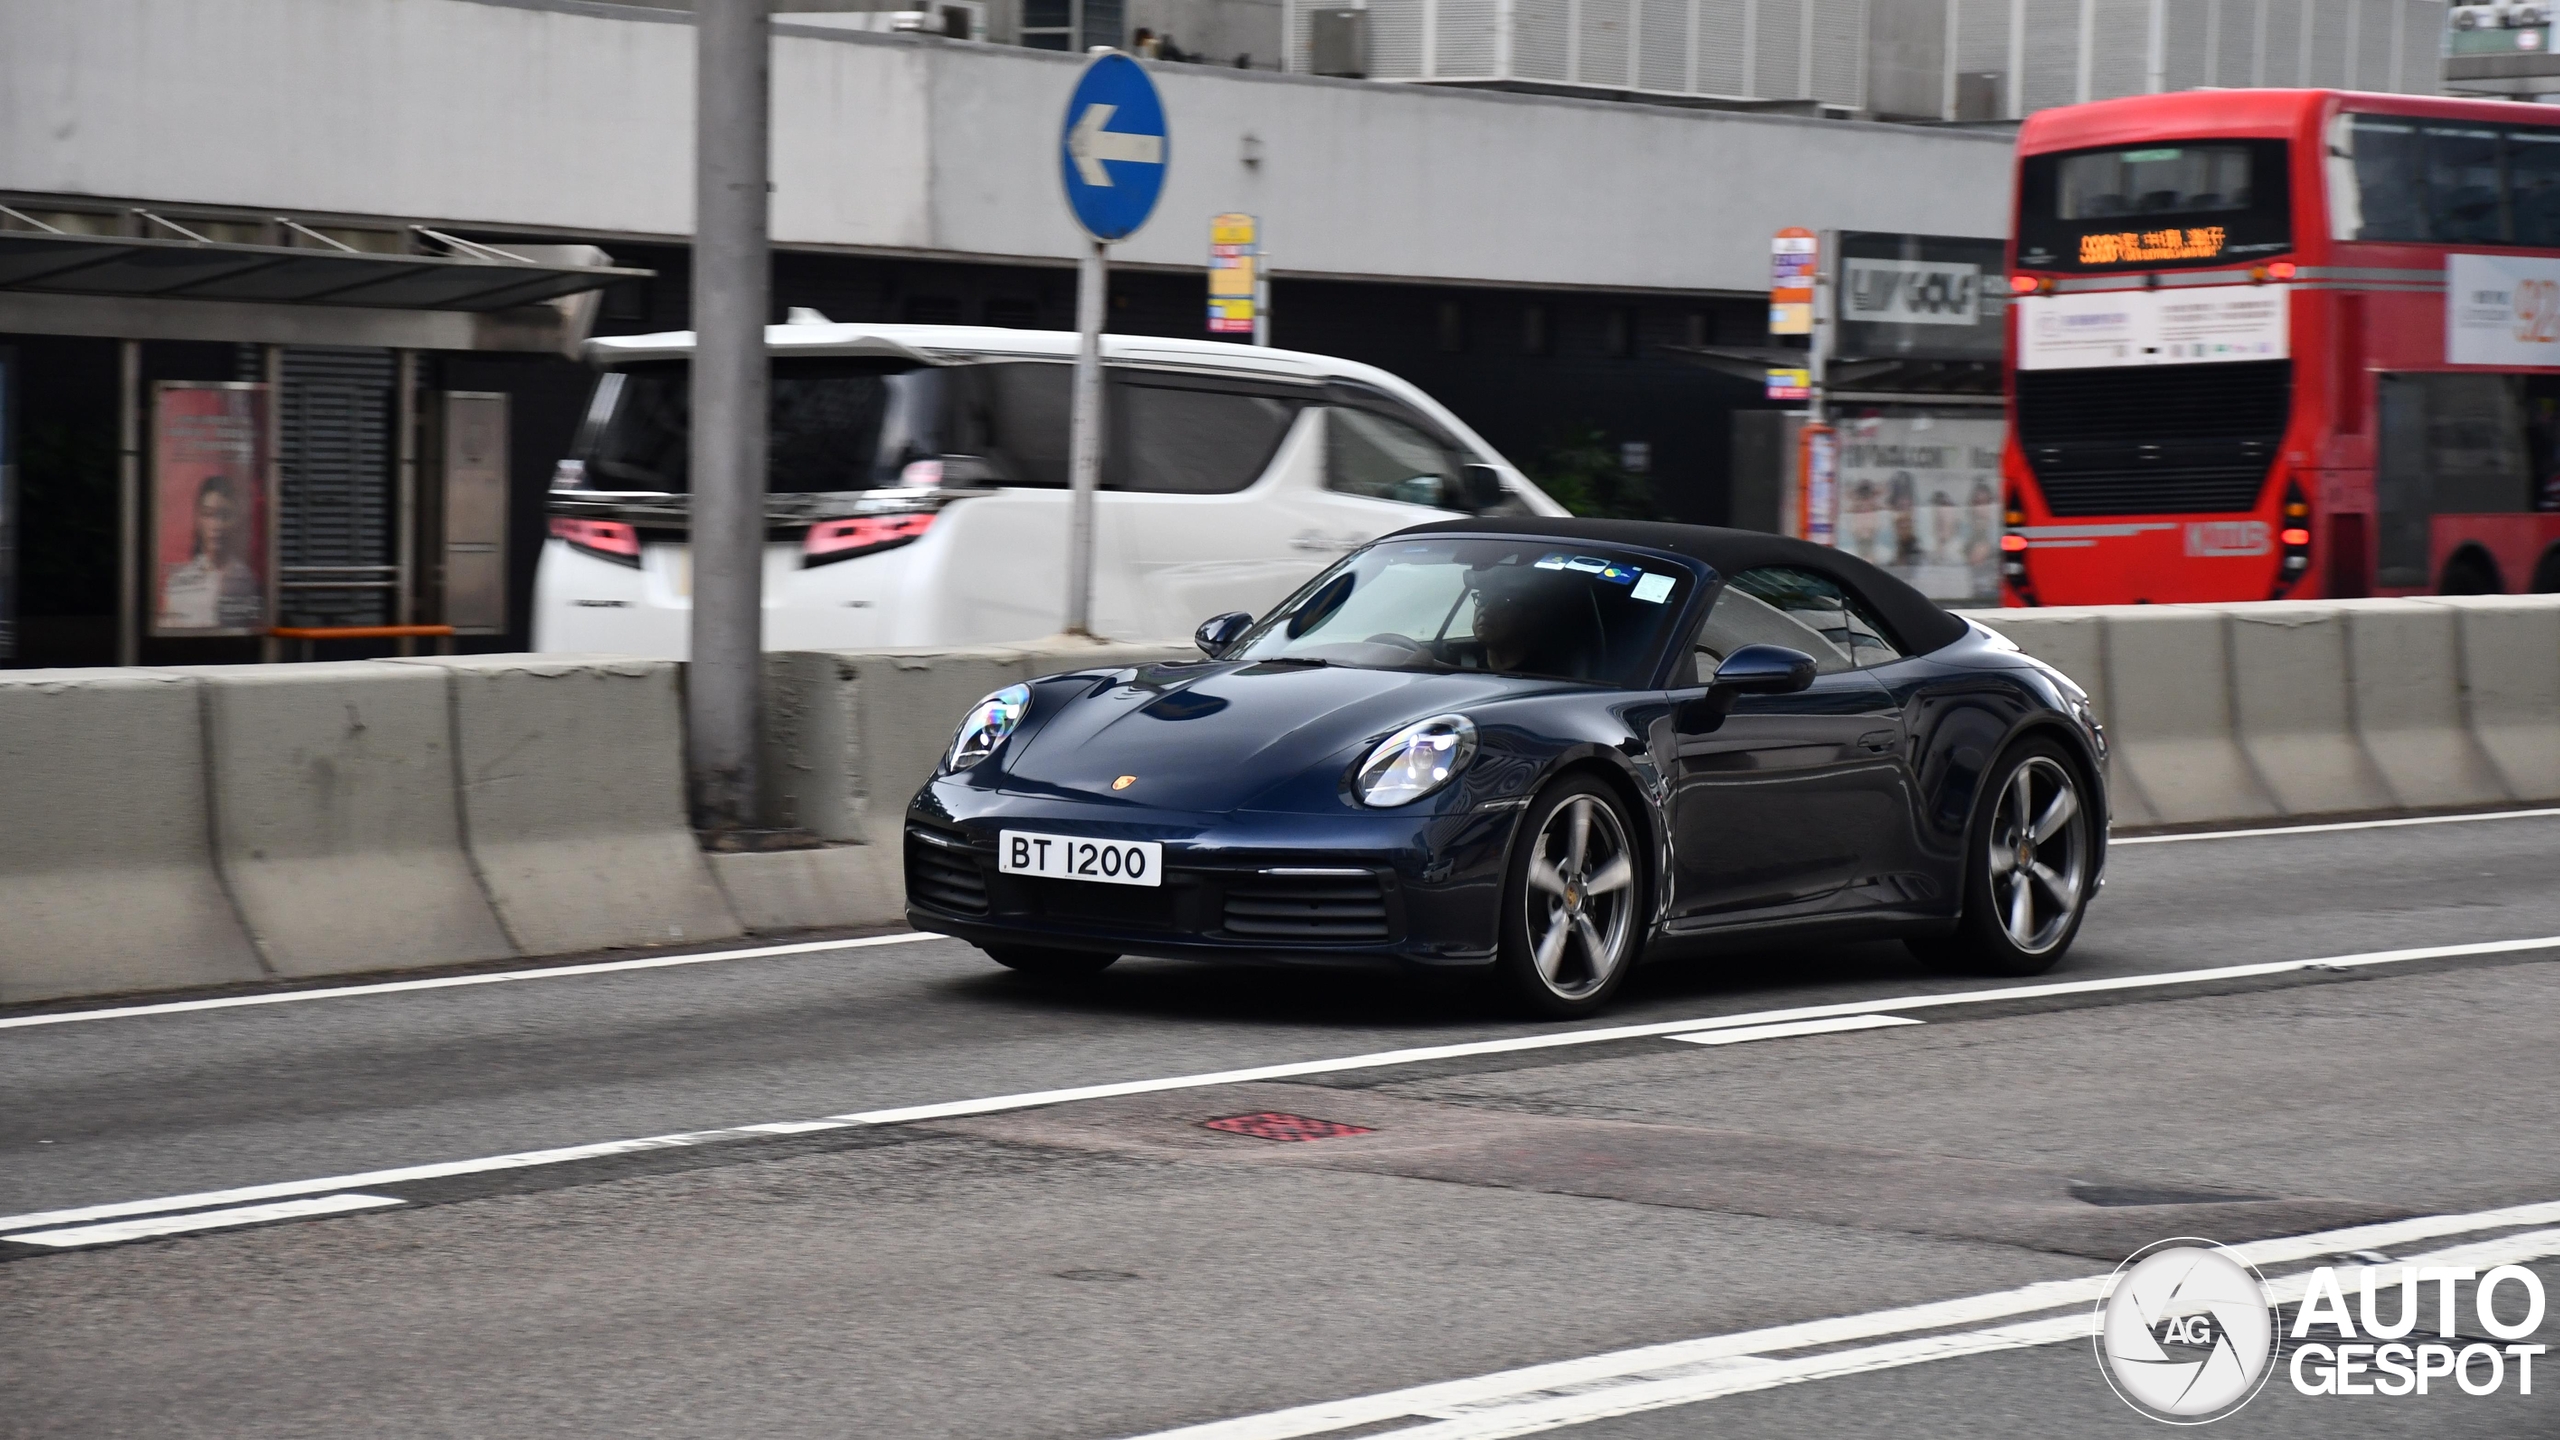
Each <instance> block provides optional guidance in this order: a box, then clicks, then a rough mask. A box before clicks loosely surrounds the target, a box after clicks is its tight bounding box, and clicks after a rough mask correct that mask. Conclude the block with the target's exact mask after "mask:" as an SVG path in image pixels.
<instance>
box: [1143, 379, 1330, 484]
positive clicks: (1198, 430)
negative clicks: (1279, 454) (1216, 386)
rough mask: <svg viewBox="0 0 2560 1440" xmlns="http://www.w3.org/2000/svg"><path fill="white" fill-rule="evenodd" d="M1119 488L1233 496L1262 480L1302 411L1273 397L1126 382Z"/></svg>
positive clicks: (1293, 403) (1295, 405)
mask: <svg viewBox="0 0 2560 1440" xmlns="http://www.w3.org/2000/svg"><path fill="white" fill-rule="evenodd" d="M1120 403H1121V407H1122V409H1121V416H1122V433H1123V434H1124V435H1126V436H1127V437H1128V438H1127V440H1126V441H1125V442H1124V443H1125V450H1126V459H1125V461H1124V463H1123V464H1122V465H1121V467H1120V468H1121V483H1122V485H1123V486H1124V487H1125V488H1127V489H1131V490H1143V491H1150V492H1153V493H1157V494H1170V495H1232V494H1234V493H1235V492H1236V491H1239V490H1242V489H1244V488H1245V487H1246V486H1248V485H1251V484H1252V483H1253V482H1254V481H1255V480H1257V479H1259V478H1261V475H1262V472H1263V470H1264V469H1265V468H1266V467H1268V466H1269V465H1270V464H1271V457H1272V454H1273V453H1274V452H1275V451H1277V450H1278V449H1279V448H1280V441H1281V439H1282V438H1283V437H1285V436H1286V435H1287V434H1288V433H1289V425H1290V423H1291V422H1292V421H1294V420H1295V419H1297V416H1298V411H1299V409H1300V408H1301V407H1300V406H1299V405H1298V404H1296V403H1295V402H1292V401H1288V400H1283V399H1279V398H1277V397H1275V396H1270V395H1249V394H1241V393H1237V392H1234V391H1223V390H1197V389H1189V388H1185V387H1180V386H1174V385H1160V384H1153V383H1149V382H1146V381H1128V382H1124V383H1123V384H1122V385H1121V386H1120Z"/></svg>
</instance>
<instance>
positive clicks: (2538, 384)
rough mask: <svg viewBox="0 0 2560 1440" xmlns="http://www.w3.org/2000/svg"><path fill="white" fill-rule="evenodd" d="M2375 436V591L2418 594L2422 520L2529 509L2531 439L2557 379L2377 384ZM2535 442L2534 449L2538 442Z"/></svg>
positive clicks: (2423, 564)
mask: <svg viewBox="0 0 2560 1440" xmlns="http://www.w3.org/2000/svg"><path fill="white" fill-rule="evenodd" d="M2377 380H2378V385H2377V395H2378V397H2379V400H2380V411H2381V420H2382V434H2381V445H2380V451H2379V454H2378V455H2377V456H2376V460H2377V464H2376V465H2375V467H2374V503H2375V507H2376V509H2378V510H2379V511H2380V515H2379V517H2378V518H2379V520H2380V525H2379V532H2380V533H2379V535H2378V537H2377V538H2378V541H2379V545H2378V553H2377V554H2376V556H2375V557H2374V558H2375V568H2374V577H2373V578H2374V583H2375V584H2377V585H2383V586H2422V585H2426V584H2428V583H2429V579H2430V577H2429V576H2428V574H2427V522H2428V520H2429V519H2430V518H2431V517H2433V516H2436V515H2479V514H2495V513H2505V512H2512V511H2519V510H2530V509H2532V508H2533V501H2534V494H2533V492H2534V489H2535V485H2534V481H2535V479H2536V478H2537V477H2536V476H2535V474H2534V468H2535V464H2536V459H2537V456H2536V451H2537V450H2542V449H2546V448H2547V447H2548V446H2549V444H2550V437H2549V435H2548V433H2547V432H2545V433H2543V434H2537V433H2535V427H2534V426H2533V424H2532V423H2531V422H2532V421H2533V420H2534V418H2536V417H2535V412H2536V410H2537V409H2541V410H2545V411H2546V412H2547V409H2548V407H2549V406H2550V403H2551V398H2552V387H2553V386H2554V384H2555V383H2560V382H2556V379H2555V377H2546V376H2539V375H2535V376H2527V375H2500V374H2471V375H2442V374H2433V375H2396V374H2386V375H2382V376H2379V377H2377ZM2537 442H2539V443H2537Z"/></svg>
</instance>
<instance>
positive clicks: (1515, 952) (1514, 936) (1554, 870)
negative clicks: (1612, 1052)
mask: <svg viewBox="0 0 2560 1440" xmlns="http://www.w3.org/2000/svg"><path fill="white" fill-rule="evenodd" d="M1642 833H1643V832H1642V831H1640V830H1638V829H1637V828H1636V827H1635V826H1634V825H1633V824H1631V823H1629V821H1628V819H1627V813H1626V808H1625V807H1624V806H1623V805H1622V804H1620V803H1619V800H1618V797H1617V795H1616V794H1615V793H1614V792H1612V791H1611V790H1610V789H1609V787H1608V786H1606V785H1603V784H1601V783H1600V782H1599V781H1598V780H1596V779H1593V778H1592V777H1590V776H1587V775H1574V776H1568V777H1566V778H1565V779H1564V780H1563V781H1561V782H1559V783H1557V784H1555V785H1552V786H1550V787H1548V789H1547V790H1546V792H1545V793H1544V794H1541V795H1540V796H1539V797H1538V798H1537V799H1536V800H1535V801H1533V802H1531V803H1530V806H1529V811H1528V814H1527V815H1526V816H1524V817H1523V818H1522V825H1521V834H1522V835H1524V836H1526V837H1527V838H1526V839H1525V840H1524V841H1523V842H1522V843H1521V845H1520V847H1519V849H1518V850H1517V851H1516V852H1515V853H1514V854H1513V855H1512V857H1511V870H1510V874H1509V876H1508V877H1507V879H1506V881H1505V883H1504V885H1503V887H1502V921H1501V940H1502V945H1501V952H1500V955H1499V957H1498V958H1497V959H1496V961H1495V970H1496V972H1497V973H1498V974H1499V975H1500V976H1501V978H1502V984H1503V987H1504V988H1505V989H1506V990H1508V991H1509V992H1510V994H1511V998H1512V999H1513V1000H1514V1001H1516V1002H1517V1003H1518V1004H1519V1005H1520V1006H1521V1007H1522V1008H1523V1009H1526V1010H1527V1011H1529V1013H1531V1014H1533V1015H1537V1016H1540V1017H1543V1018H1546V1019H1551V1020H1571V1019H1575V1018H1577V1017H1580V1016H1584V1015H1589V1014H1591V1013H1592V1012H1594V1011H1596V1010H1599V1009H1600V1008H1601V1007H1603V1006H1605V1005H1607V1004H1608V1003H1609V1001H1610V999H1611V998H1612V997H1614V996H1615V995H1616V994H1617V993H1618V987H1619V986H1621V985H1624V984H1625V983H1626V980H1627V972H1628V971H1630V970H1633V969H1635V968H1636V956H1637V953H1638V952H1639V951H1641V950H1642V949H1643V948H1644V931H1645V909H1644V894H1645V887H1644V855H1643V852H1642V850H1641V849H1640V848H1639V842H1638V841H1637V839H1636V837H1637V836H1639V835H1641V834H1642Z"/></svg>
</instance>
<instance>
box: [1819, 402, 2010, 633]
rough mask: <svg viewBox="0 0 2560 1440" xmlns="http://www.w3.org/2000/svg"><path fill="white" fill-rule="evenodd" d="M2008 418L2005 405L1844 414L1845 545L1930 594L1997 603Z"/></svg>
mask: <svg viewBox="0 0 2560 1440" xmlns="http://www.w3.org/2000/svg"><path fill="white" fill-rule="evenodd" d="M2005 424H2006V422H2005V421H2004V420H2002V419H2001V418H2000V416H1999V415H1998V413H1997V412H1994V413H1993V414H1991V415H1989V416H1970V415H1966V416H1943V415H1934V416H1933V415H1871V416H1866V417H1863V418H1860V419H1854V420H1844V421H1842V422H1841V424H1840V483H1839V489H1838V494H1839V497H1840V524H1839V529H1838V531H1837V534H1838V536H1839V539H1838V541H1837V543H1838V545H1839V546H1840V548H1841V549H1843V550H1847V551H1849V552H1850V553H1851V554H1853V555H1856V556H1857V557H1859V558H1860V559H1862V560H1867V561H1870V562H1872V563H1874V564H1876V565H1878V566H1881V567H1882V568H1884V569H1886V570H1889V571H1891V572H1893V574H1894V575H1896V576H1897V577H1899V578H1901V579H1903V580H1906V581H1908V582H1910V583H1911V584H1912V585H1914V586H1916V587H1917V588H1918V589H1919V591H1920V593H1921V594H1923V595H1926V596H1928V597H1929V598H1930V599H1932V600H1941V601H1946V602H1950V603H1961V602H1973V603H1994V602H1997V601H1998V600H1999V598H2000V573H1999V547H2000V492H1999V478H2000V444H2001V439H2002V436H2003V433H2004V431H2003V427H2004V426H2005Z"/></svg>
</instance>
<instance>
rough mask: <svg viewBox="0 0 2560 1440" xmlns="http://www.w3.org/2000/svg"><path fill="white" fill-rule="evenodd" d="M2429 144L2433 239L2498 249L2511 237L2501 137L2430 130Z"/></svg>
mask: <svg viewBox="0 0 2560 1440" xmlns="http://www.w3.org/2000/svg"><path fill="white" fill-rule="evenodd" d="M2419 133H2420V135H2421V137H2422V138H2423V140H2424V142H2425V147H2426V157H2427V168H2426V182H2427V189H2426V194H2427V212H2428V214H2427V218H2428V221H2429V222H2430V224H2429V228H2431V229H2433V230H2434V231H2435V235H2434V237H2433V238H2435V239H2438V240H2452V241H2456V242H2468V243H2472V244H2480V243H2487V244H2493V245H2494V244H2496V243H2498V242H2499V241H2502V240H2504V239H2506V238H2507V216H2506V208H2507V203H2506V202H2507V197H2506V186H2505V183H2504V179H2503V177H2502V176H2501V175H2500V174H2499V165H2498V149H2499V145H2498V132H2497V131H2495V130H2486V129H2479V128H2475V127H2471V126H2457V125H2429V126H2426V127H2424V128H2423V129H2422V130H2421V131H2420V132H2419Z"/></svg>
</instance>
